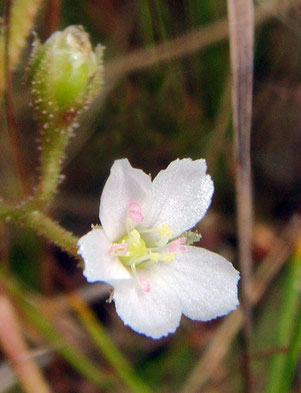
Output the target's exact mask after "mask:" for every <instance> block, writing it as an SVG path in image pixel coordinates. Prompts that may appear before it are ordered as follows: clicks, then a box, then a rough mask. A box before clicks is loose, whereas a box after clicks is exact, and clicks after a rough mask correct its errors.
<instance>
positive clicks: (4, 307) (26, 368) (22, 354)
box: [0, 290, 51, 393]
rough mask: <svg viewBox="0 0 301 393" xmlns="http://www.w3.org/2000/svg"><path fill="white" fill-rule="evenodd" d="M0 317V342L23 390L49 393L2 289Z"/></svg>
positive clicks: (28, 392) (29, 392)
mask: <svg viewBox="0 0 301 393" xmlns="http://www.w3.org/2000/svg"><path fill="white" fill-rule="evenodd" d="M0 319H1V323H0V344H1V347H2V350H3V352H4V354H5V356H6V357H7V360H8V361H9V362H10V364H11V366H12V368H13V370H14V372H15V374H16V376H17V378H18V379H19V381H20V384H21V386H22V387H23V389H24V391H25V392H27V393H50V392H51V390H50V388H49V386H48V385H47V383H46V381H45V380H44V378H43V376H42V374H41V372H40V370H39V368H38V367H37V365H36V364H35V362H34V361H33V359H32V358H31V356H30V353H29V350H28V348H27V345H26V343H25V341H24V339H23V337H22V334H21V331H20V326H19V323H18V320H17V316H16V315H15V312H14V309H13V306H12V304H11V302H10V301H9V299H8V297H7V296H6V295H5V294H4V291H3V290H1V293H0Z"/></svg>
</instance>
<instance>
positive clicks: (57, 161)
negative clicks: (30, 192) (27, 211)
mask: <svg viewBox="0 0 301 393" xmlns="http://www.w3.org/2000/svg"><path fill="white" fill-rule="evenodd" d="M50 127H54V128H55V125H53V124H51V125H50ZM47 135H51V137H47V136H46V135H44V136H42V140H43V142H42V152H41V175H40V176H41V179H40V185H39V190H38V195H37V198H38V199H39V200H40V202H41V207H46V206H47V205H49V203H50V202H51V201H52V199H53V197H54V195H55V193H56V191H57V188H58V185H59V183H60V176H61V167H62V161H63V158H64V154H65V149H66V146H67V143H68V139H69V133H68V127H67V126H66V127H62V128H57V129H54V130H53V131H52V130H50V129H47Z"/></svg>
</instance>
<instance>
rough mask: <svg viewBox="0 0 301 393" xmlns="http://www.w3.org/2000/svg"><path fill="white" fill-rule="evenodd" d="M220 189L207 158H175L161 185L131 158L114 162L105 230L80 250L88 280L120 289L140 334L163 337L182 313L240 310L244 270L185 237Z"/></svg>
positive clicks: (129, 320) (120, 307) (128, 318)
mask: <svg viewBox="0 0 301 393" xmlns="http://www.w3.org/2000/svg"><path fill="white" fill-rule="evenodd" d="M212 194H213V183H212V180H211V178H210V176H209V175H206V163H205V160H196V161H192V160H191V159H183V160H176V161H173V162H172V163H171V164H170V165H169V166H168V167H167V168H166V169H165V170H163V171H161V172H160V173H159V174H158V175H157V176H156V178H155V179H154V180H153V182H152V181H151V178H150V176H148V175H146V174H145V173H144V172H143V171H142V170H140V169H135V168H132V167H131V165H130V163H129V162H128V160H126V159H122V160H117V161H115V162H114V165H113V166H112V169H111V174H110V176H109V178H108V180H107V182H106V184H105V187H104V189H103V193H102V196H101V200H100V212H99V217H100V221H101V224H102V229H100V228H94V229H92V230H91V231H90V232H89V233H87V234H86V235H85V236H83V237H82V238H81V239H80V240H79V242H78V245H79V251H78V252H79V254H81V255H82V257H83V259H84V261H85V269H84V275H85V276H86V278H87V280H88V281H90V282H93V281H105V282H107V283H108V284H110V285H111V286H112V287H114V292H113V300H114V301H115V305H116V311H117V313H118V315H119V316H120V318H121V319H122V320H123V322H124V323H125V324H126V325H129V326H130V327H131V328H132V329H134V330H135V331H137V332H139V333H143V334H145V335H147V336H150V337H153V338H159V337H162V336H166V335H167V334H168V333H171V332H174V331H175V330H176V328H177V326H178V325H179V323H180V319H181V315H182V314H184V315H185V316H187V317H188V318H191V319H194V320H199V321H208V320H210V319H212V318H216V317H218V316H221V315H225V314H227V313H229V312H230V311H232V310H234V309H235V308H236V307H237V305H238V299H237V281H238V279H239V273H238V272H237V271H236V270H235V269H234V268H233V266H232V264H231V263H230V262H228V261H227V260H226V259H224V258H223V257H221V256H220V255H217V254H215V253H213V252H210V251H207V250H205V249H203V248H199V247H193V246H190V245H189V243H190V242H189V241H188V240H187V239H188V238H189V237H191V233H190V232H189V235H190V236H189V235H186V234H185V231H187V230H189V229H190V228H192V227H194V226H195V224H196V223H197V222H198V221H199V220H200V219H201V218H202V217H203V216H204V214H205V213H206V210H207V208H208V206H209V205H210V202H211V197H212ZM192 237H193V236H192Z"/></svg>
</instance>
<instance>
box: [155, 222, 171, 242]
mask: <svg viewBox="0 0 301 393" xmlns="http://www.w3.org/2000/svg"><path fill="white" fill-rule="evenodd" d="M157 232H158V233H159V235H160V236H161V237H163V238H166V239H167V240H169V239H171V238H172V230H171V228H170V226H169V225H167V224H163V225H161V226H159V227H158V228H157Z"/></svg>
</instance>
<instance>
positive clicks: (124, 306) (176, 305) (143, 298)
mask: <svg viewBox="0 0 301 393" xmlns="http://www.w3.org/2000/svg"><path fill="white" fill-rule="evenodd" d="M144 270H145V271H144V272H143V274H144V276H145V278H144V280H147V281H148V287H147V292H144V291H143V289H142V288H141V287H140V286H139V284H138V282H137V280H135V279H133V280H132V282H131V283H129V282H126V283H121V284H120V285H118V286H117V287H116V286H115V289H114V297H113V299H114V301H115V305H116V312H117V314H118V315H119V316H120V318H121V319H122V320H123V322H124V324H125V325H128V326H130V327H131V328H132V329H133V330H135V331H136V332H138V333H142V334H145V335H146V336H149V337H152V338H160V337H162V336H167V335H168V334H169V333H173V332H174V331H175V330H176V328H177V327H178V325H179V323H180V319H181V305H180V302H179V299H178V297H177V294H176V293H175V292H174V290H173V288H171V287H170V286H169V285H167V283H166V281H165V279H164V278H163V277H162V276H161V270H160V269H157V266H152V267H151V269H149V270H148V271H147V270H146V269H144Z"/></svg>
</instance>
